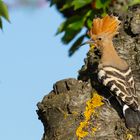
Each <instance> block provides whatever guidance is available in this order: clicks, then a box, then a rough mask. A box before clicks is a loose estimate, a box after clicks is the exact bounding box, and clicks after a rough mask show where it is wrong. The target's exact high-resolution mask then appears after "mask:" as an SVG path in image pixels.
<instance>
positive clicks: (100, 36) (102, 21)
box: [85, 15, 121, 48]
mask: <svg viewBox="0 0 140 140" xmlns="http://www.w3.org/2000/svg"><path fill="white" fill-rule="evenodd" d="M120 23H121V22H120V21H119V20H118V17H115V16H112V15H111V16H109V15H106V16H105V17H103V18H96V19H93V25H92V28H91V29H90V30H89V32H88V34H89V36H90V40H89V41H87V42H85V44H87V43H88V44H90V45H94V46H96V47H99V48H100V47H102V46H103V45H104V44H105V43H107V41H110V40H111V41H112V39H113V37H114V36H115V35H116V34H118V29H119V26H120Z"/></svg>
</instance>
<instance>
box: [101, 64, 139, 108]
mask: <svg viewBox="0 0 140 140" xmlns="http://www.w3.org/2000/svg"><path fill="white" fill-rule="evenodd" d="M98 78H99V80H100V81H101V82H102V84H103V85H104V86H106V87H108V88H109V89H110V91H111V92H112V93H114V95H115V96H117V97H118V98H119V99H120V100H121V101H123V102H124V103H125V104H127V105H128V106H130V107H131V108H133V109H134V110H138V97H137V95H136V90H135V84H134V79H133V76H132V72H131V69H130V68H128V69H127V70H119V69H117V68H114V67H111V66H104V67H103V68H101V69H99V72H98Z"/></svg>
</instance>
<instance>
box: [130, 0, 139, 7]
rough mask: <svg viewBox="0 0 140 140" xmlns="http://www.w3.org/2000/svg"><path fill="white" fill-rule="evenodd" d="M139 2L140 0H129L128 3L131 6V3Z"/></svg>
mask: <svg viewBox="0 0 140 140" xmlns="http://www.w3.org/2000/svg"><path fill="white" fill-rule="evenodd" d="M139 3H140V0H131V1H130V2H129V4H128V5H129V6H132V5H135V4H139Z"/></svg>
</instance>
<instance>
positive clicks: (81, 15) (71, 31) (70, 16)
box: [49, 0, 140, 56]
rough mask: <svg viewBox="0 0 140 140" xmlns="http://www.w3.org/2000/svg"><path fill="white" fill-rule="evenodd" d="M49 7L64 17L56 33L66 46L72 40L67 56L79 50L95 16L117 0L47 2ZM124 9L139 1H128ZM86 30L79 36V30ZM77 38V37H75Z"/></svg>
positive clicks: (55, 0)
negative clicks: (53, 7) (60, 36)
mask: <svg viewBox="0 0 140 140" xmlns="http://www.w3.org/2000/svg"><path fill="white" fill-rule="evenodd" d="M49 1H50V5H51V6H52V5H55V6H56V7H57V9H58V11H59V12H60V13H61V14H62V15H63V16H64V17H65V21H64V22H63V23H62V24H61V25H60V26H59V28H58V30H57V33H56V34H60V33H62V32H63V33H64V35H63V37H62V42H63V43H64V44H68V43H70V42H71V41H73V40H74V43H73V44H72V46H71V48H70V49H69V56H71V55H73V54H74V52H75V51H76V50H77V49H79V47H80V44H82V42H83V40H84V38H85V37H88V36H87V33H86V32H87V30H89V29H90V28H91V26H92V20H93V18H94V17H96V16H99V17H100V16H104V15H106V13H107V12H108V9H110V8H112V7H113V6H114V7H115V5H114V3H115V2H116V3H117V2H118V1H119V0H49ZM123 2H124V5H125V7H128V6H129V5H134V4H137V3H140V0H130V2H129V3H127V4H126V1H123ZM84 27H85V28H86V32H84V33H83V34H81V33H80V32H81V30H82V29H83V28H84ZM77 36H78V37H77Z"/></svg>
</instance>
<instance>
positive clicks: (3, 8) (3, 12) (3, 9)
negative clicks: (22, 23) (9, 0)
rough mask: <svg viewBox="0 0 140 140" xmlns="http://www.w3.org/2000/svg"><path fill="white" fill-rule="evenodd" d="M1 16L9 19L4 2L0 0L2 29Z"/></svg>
mask: <svg viewBox="0 0 140 140" xmlns="http://www.w3.org/2000/svg"><path fill="white" fill-rule="evenodd" d="M2 18H4V19H6V20H7V21H8V22H10V20H9V14H8V8H7V6H6V4H5V3H4V2H3V1H2V0H0V28H1V29H2Z"/></svg>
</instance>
